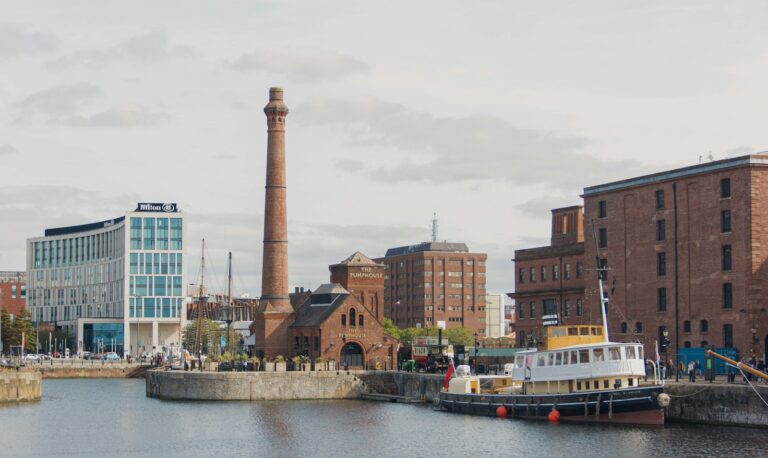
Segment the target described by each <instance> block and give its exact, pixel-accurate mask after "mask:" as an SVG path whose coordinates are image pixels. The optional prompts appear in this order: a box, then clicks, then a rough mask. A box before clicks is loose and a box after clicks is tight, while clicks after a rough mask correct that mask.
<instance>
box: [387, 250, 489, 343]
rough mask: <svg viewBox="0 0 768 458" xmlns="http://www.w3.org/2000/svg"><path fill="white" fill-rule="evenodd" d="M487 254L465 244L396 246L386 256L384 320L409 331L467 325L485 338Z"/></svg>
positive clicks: (466, 326)
mask: <svg viewBox="0 0 768 458" xmlns="http://www.w3.org/2000/svg"><path fill="white" fill-rule="evenodd" d="M486 259H487V255H486V254H485V253H470V252H469V248H467V245H466V244H464V243H447V242H425V243H420V244H418V245H411V246H404V247H398V248H390V249H389V250H387V253H386V255H385V256H384V257H383V258H380V259H377V261H378V262H381V263H383V264H384V265H385V266H386V268H385V276H384V289H385V291H384V316H385V317H387V318H390V319H391V320H392V321H393V322H394V323H395V325H397V326H398V327H401V328H405V327H419V326H423V327H430V326H437V324H438V322H441V321H444V322H445V325H446V327H449V328H450V327H461V326H463V327H465V328H467V329H469V330H471V331H472V332H474V333H477V334H478V336H483V335H484V334H485V283H486V281H485V273H486V270H485V262H486Z"/></svg>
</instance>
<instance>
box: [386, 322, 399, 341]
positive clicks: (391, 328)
mask: <svg viewBox="0 0 768 458" xmlns="http://www.w3.org/2000/svg"><path fill="white" fill-rule="evenodd" d="M384 333H385V334H387V335H388V336H392V337H394V338H395V339H398V340H400V328H398V327H397V326H395V323H394V322H392V319H390V318H384Z"/></svg>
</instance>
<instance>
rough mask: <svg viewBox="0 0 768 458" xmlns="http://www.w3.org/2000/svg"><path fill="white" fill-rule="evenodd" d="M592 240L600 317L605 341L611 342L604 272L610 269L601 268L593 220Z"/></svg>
mask: <svg viewBox="0 0 768 458" xmlns="http://www.w3.org/2000/svg"><path fill="white" fill-rule="evenodd" d="M592 238H594V240H595V267H596V269H595V271H596V272H597V289H598V292H599V293H600V316H601V317H602V320H603V336H605V341H606V342H610V341H611V339H610V338H609V336H608V316H607V313H606V311H605V306H606V304H607V303H608V299H607V298H606V297H605V292H604V290H603V278H602V276H603V272H608V269H607V268H605V269H603V268H602V267H600V248H598V243H597V234H596V233H595V220H594V219H593V220H592ZM605 277H606V278H608V274H607V273H606V276H605Z"/></svg>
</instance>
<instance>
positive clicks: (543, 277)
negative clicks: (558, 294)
mask: <svg viewBox="0 0 768 458" xmlns="http://www.w3.org/2000/svg"><path fill="white" fill-rule="evenodd" d="M541 281H547V268H546V266H541Z"/></svg>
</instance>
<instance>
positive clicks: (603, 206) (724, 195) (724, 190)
mask: <svg viewBox="0 0 768 458" xmlns="http://www.w3.org/2000/svg"><path fill="white" fill-rule="evenodd" d="M730 197H731V179H730V178H723V179H722V180H720V198H721V199H728V198H730ZM654 201H655V204H656V210H663V209H664V208H666V202H665V198H664V190H663V189H659V190H656V192H655V199H654ZM597 214H598V217H600V218H606V217H607V216H608V206H607V203H606V201H604V200H601V201H599V202H598V203H597Z"/></svg>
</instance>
